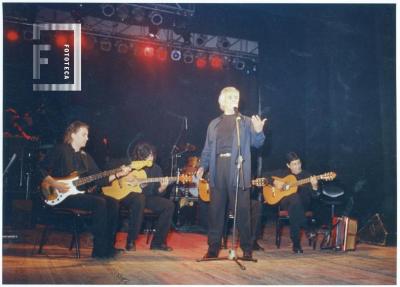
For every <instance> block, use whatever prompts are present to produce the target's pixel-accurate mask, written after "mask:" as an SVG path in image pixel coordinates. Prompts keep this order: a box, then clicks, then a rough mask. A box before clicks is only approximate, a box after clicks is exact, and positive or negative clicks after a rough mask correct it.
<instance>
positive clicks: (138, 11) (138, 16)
mask: <svg viewBox="0 0 400 287" xmlns="http://www.w3.org/2000/svg"><path fill="white" fill-rule="evenodd" d="M131 14H132V15H133V19H135V21H136V22H138V23H142V22H143V20H144V18H145V13H144V10H143V9H142V8H140V7H136V8H134V9H133V10H132V11H131Z"/></svg>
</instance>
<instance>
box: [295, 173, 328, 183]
mask: <svg viewBox="0 0 400 287" xmlns="http://www.w3.org/2000/svg"><path fill="white" fill-rule="evenodd" d="M322 176H323V175H322V174H320V175H317V176H316V179H317V180H320V179H322ZM310 181H311V177H308V178H304V179H300V180H298V181H297V182H296V184H294V185H295V186H300V185H303V184H307V183H309V182H310Z"/></svg>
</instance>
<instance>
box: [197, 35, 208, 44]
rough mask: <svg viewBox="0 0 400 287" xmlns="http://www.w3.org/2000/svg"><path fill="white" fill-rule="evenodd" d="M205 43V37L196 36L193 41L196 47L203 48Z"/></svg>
mask: <svg viewBox="0 0 400 287" xmlns="http://www.w3.org/2000/svg"><path fill="white" fill-rule="evenodd" d="M206 42H207V35H203V34H201V35H198V36H197V38H196V40H195V44H196V46H197V47H203V46H204V45H205V44H206Z"/></svg>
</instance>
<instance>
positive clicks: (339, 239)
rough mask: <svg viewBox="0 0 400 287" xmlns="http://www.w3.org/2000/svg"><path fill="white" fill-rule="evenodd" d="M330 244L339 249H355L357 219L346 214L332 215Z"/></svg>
mask: <svg viewBox="0 0 400 287" xmlns="http://www.w3.org/2000/svg"><path fill="white" fill-rule="evenodd" d="M332 224H333V226H334V227H335V228H333V230H332V244H334V246H333V247H334V248H335V249H336V250H340V251H350V250H356V235H357V220H355V219H352V218H349V217H347V216H342V217H334V218H333V222H332Z"/></svg>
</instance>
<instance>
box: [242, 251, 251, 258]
mask: <svg viewBox="0 0 400 287" xmlns="http://www.w3.org/2000/svg"><path fill="white" fill-rule="evenodd" d="M242 259H243V260H253V254H252V252H251V251H250V250H247V251H243V257H242Z"/></svg>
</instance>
